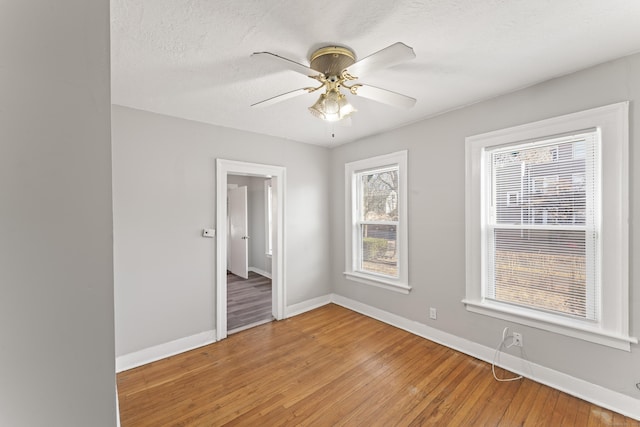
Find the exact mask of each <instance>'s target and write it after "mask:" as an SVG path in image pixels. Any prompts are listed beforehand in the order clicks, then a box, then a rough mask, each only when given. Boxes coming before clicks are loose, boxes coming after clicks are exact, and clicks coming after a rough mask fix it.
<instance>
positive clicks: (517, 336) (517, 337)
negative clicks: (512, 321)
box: [513, 332, 522, 347]
mask: <svg viewBox="0 0 640 427" xmlns="http://www.w3.org/2000/svg"><path fill="white" fill-rule="evenodd" d="M513 345H514V346H516V347H522V334H521V333H519V332H514V333H513Z"/></svg>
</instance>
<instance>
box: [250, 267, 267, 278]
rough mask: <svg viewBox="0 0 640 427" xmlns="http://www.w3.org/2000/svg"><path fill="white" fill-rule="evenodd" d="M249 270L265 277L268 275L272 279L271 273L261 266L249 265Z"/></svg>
mask: <svg viewBox="0 0 640 427" xmlns="http://www.w3.org/2000/svg"><path fill="white" fill-rule="evenodd" d="M249 271H253V272H254V273H257V274H259V275H261V276H264V277H267V278H269V279H271V273H269V272H266V271H264V270H262V269H260V268H257V267H249Z"/></svg>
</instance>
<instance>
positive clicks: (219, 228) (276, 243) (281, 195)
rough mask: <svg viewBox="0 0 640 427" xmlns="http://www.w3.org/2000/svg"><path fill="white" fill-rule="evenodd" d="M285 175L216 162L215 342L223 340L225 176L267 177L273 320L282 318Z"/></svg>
mask: <svg viewBox="0 0 640 427" xmlns="http://www.w3.org/2000/svg"><path fill="white" fill-rule="evenodd" d="M285 173H286V169H285V168H284V167H283V166H272V165H263V164H259V163H246V162H238V161H235V160H224V159H216V237H217V238H216V339H217V340H221V339H224V338H226V337H227V175H245V176H258V177H270V178H271V179H272V183H273V184H272V191H273V205H272V209H273V218H272V221H273V254H272V257H271V260H272V266H271V269H272V270H271V281H272V289H273V302H272V305H273V309H272V312H273V313H274V315H275V318H276V320H282V319H284V316H285V301H286V286H285V283H286V282H285V244H284V240H285V239H284V237H285V236H284V230H285V228H284V224H285V210H284V206H285V203H284V202H285V188H286V185H285V179H286V177H285Z"/></svg>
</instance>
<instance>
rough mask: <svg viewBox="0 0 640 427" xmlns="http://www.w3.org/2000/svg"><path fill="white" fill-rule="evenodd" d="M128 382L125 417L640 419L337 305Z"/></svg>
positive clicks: (586, 422)
mask: <svg viewBox="0 0 640 427" xmlns="http://www.w3.org/2000/svg"><path fill="white" fill-rule="evenodd" d="M498 373H499V374H502V375H504V372H498ZM117 381H118V395H119V399H120V401H119V402H120V414H121V421H122V426H123V427H131V426H220V425H230V426H231V425H238V426H255V425H262V426H294V425H295V426H420V425H438V426H441V425H445V426H482V425H491V426H521V425H525V426H529V425H536V426H613V425H615V426H640V422H637V421H634V420H632V419H629V418H625V417H623V416H622V415H620V414H617V413H614V412H611V411H609V410H606V409H603V408H600V407H598V406H595V405H592V404H590V403H587V402H585V401H582V400H580V399H577V398H574V397H571V396H569V395H567V394H565V393H562V392H559V391H557V390H554V389H551V388H549V387H546V386H543V385H541V384H538V383H535V382H533V381H530V380H527V379H524V380H521V381H516V382H511V383H498V382H496V381H495V380H494V379H493V377H492V375H491V366H490V365H489V364H487V363H485V362H482V361H479V360H477V359H474V358H472V357H469V356H466V355H464V354H462V353H459V352H457V351H454V350H451V349H449V348H447V347H443V346H441V345H438V344H435V343H433V342H431V341H428V340H425V339H423V338H420V337H417V336H415V335H412V334H410V333H408V332H405V331H403V330H400V329H397V328H394V327H392V326H389V325H386V324H384V323H382V322H379V321H377V320H374V319H371V318H368V317H366V316H363V315H360V314H358V313H355V312H352V311H350V310H347V309H345V308H342V307H339V306H336V305H333V304H330V305H327V306H324V307H321V308H318V309H316V310H313V311H311V312H308V313H305V314H302V315H299V316H296V317H293V318H291V319H287V320H282V321H279V322H271V323H267V324H265V325H262V326H258V327H255V328H252V329H248V330H246V331H243V332H240V333H237V334H235V335H231V336H230V337H229V338H227V339H226V340H223V341H220V342H218V343H215V344H211V345H209V346H205V347H201V348H199V349H195V350H192V351H190V352H187V353H183V354H180V355H177V356H173V357H170V358H168V359H164V360H161V361H158V362H154V363H151V364H149V365H145V366H142V367H139V368H135V369H132V370H129V371H125V372H122V373H120V374H118V377H117Z"/></svg>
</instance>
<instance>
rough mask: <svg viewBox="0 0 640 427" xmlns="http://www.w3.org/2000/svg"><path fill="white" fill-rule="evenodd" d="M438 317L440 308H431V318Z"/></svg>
mask: <svg viewBox="0 0 640 427" xmlns="http://www.w3.org/2000/svg"><path fill="white" fill-rule="evenodd" d="M437 318H438V310H436V309H435V307H430V308H429V319H433V320H436V319H437Z"/></svg>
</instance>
